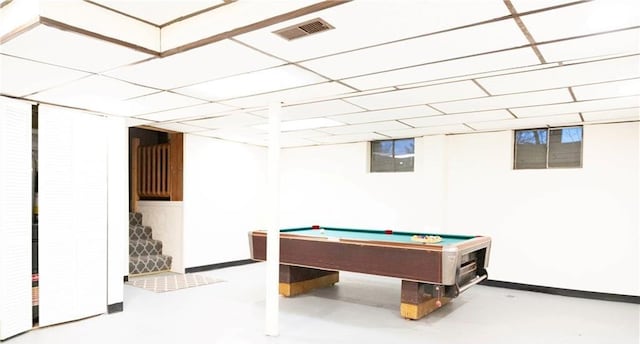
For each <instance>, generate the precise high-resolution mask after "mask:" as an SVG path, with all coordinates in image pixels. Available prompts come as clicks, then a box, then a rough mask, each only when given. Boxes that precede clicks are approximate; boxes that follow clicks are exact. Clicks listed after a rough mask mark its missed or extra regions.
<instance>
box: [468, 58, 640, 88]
mask: <svg viewBox="0 0 640 344" xmlns="http://www.w3.org/2000/svg"><path fill="white" fill-rule="evenodd" d="M634 77H640V56H631V57H623V58H615V59H609V60H604V61H597V62H589V63H580V64H572V65H567V66H561V67H555V68H549V69H544V70H535V71H530V72H524V73H518V74H510V75H502V76H494V77H489V78H481V79H477V81H478V82H479V83H480V84H481V85H482V86H483V87H484V88H485V89H486V90H487V91H489V93H491V94H505V93H517V92H525V91H535V90H543V89H550V88H560V87H567V86H576V85H584V84H590V83H597V82H603V81H610V80H621V79H629V78H634Z"/></svg>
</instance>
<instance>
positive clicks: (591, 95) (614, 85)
mask: <svg viewBox="0 0 640 344" xmlns="http://www.w3.org/2000/svg"><path fill="white" fill-rule="evenodd" d="M572 90H573V94H574V95H575V96H576V99H577V100H587V99H600V98H607V97H622V96H631V95H636V94H640V78H636V79H630V80H622V81H614V82H605V83H601V84H594V85H587V86H579V87H573V88H572Z"/></svg>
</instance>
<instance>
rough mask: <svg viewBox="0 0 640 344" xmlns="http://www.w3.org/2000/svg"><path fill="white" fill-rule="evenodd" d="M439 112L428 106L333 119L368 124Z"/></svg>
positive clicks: (358, 113) (355, 114) (356, 114)
mask: <svg viewBox="0 0 640 344" xmlns="http://www.w3.org/2000/svg"><path fill="white" fill-rule="evenodd" d="M440 114H441V113H440V112H439V111H436V110H435V109H433V108H431V107H428V106H426V105H417V106H408V107H400V108H393V109H385V110H376V111H363V112H357V113H350V114H347V115H339V116H333V117H331V119H335V120H337V121H340V122H344V123H349V124H358V123H368V122H380V121H389V120H396V119H403V118H413V117H422V116H433V115H440Z"/></svg>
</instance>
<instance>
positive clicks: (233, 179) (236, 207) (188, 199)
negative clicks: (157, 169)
mask: <svg viewBox="0 0 640 344" xmlns="http://www.w3.org/2000/svg"><path fill="white" fill-rule="evenodd" d="M265 186H266V150H265V149H264V148H261V147H256V146H251V145H246V144H239V143H232V142H225V141H221V140H216V139H212V138H206V137H201V136H196V135H189V134H185V136H184V201H183V207H184V266H185V267H186V268H190V267H197V266H203V265H209V264H215V263H221V262H228V261H234V260H241V259H247V258H248V257H249V246H248V240H249V239H248V232H249V231H250V230H254V229H258V228H262V227H263V224H264V216H263V215H262V214H263V209H264V204H263V199H264V190H265Z"/></svg>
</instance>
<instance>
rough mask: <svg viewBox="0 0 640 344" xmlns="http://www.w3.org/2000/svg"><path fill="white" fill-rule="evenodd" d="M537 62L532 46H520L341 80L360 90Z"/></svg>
mask: <svg viewBox="0 0 640 344" xmlns="http://www.w3.org/2000/svg"><path fill="white" fill-rule="evenodd" d="M539 63H540V62H539V60H538V58H537V57H536V55H535V54H534V53H533V50H531V49H530V48H522V49H514V50H509V51H503V52H498V53H493V54H486V55H480V56H473V57H467V58H462V59H457V60H451V61H445V62H437V63H432V64H427V65H423V66H418V67H412V68H405V69H399V70H394V71H390V72H383V73H378V74H372V75H367V76H362V77H357V78H350V79H344V80H343V82H344V83H346V84H348V85H351V86H354V87H356V88H358V89H361V90H368V89H372V88H379V87H385V86H399V85H407V84H412V83H417V82H424V81H429V80H438V79H449V78H454V77H460V76H467V75H472V74H477V73H484V72H490V71H497V70H505V69H509V68H514V67H522V66H531V65H537V64H539Z"/></svg>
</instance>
